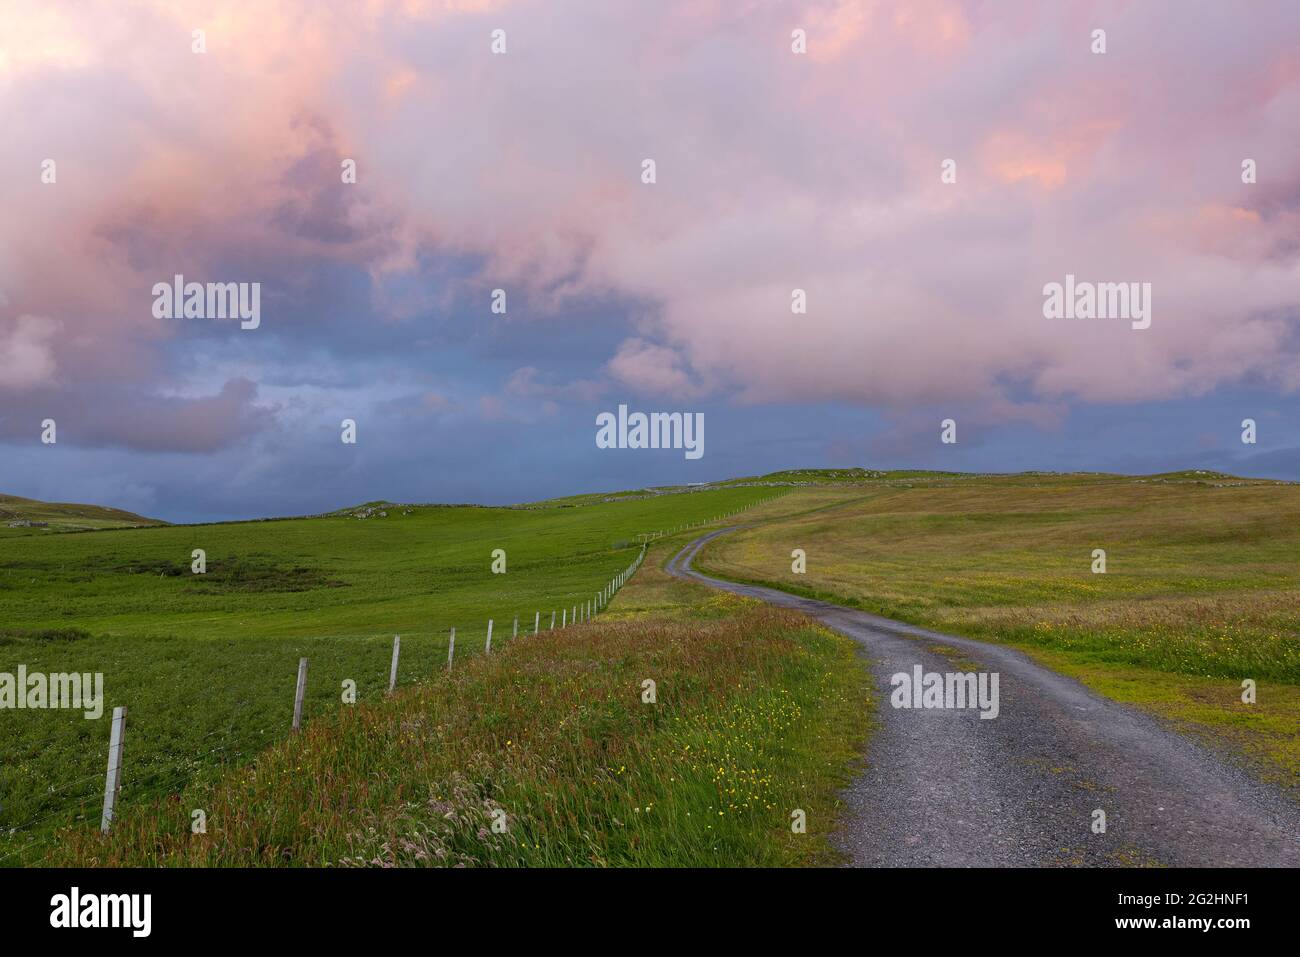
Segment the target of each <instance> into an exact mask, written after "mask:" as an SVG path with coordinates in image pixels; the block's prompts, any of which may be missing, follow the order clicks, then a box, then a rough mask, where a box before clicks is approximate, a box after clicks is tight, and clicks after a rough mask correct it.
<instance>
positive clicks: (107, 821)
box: [99, 707, 126, 834]
mask: <svg viewBox="0 0 1300 957" xmlns="http://www.w3.org/2000/svg"><path fill="white" fill-rule="evenodd" d="M125 735H126V708H125V707H122V708H114V709H113V726H112V728H111V729H110V730H109V733H108V774H107V776H106V777H105V778H104V814H103V816H102V817H101V818H100V820H99V830H100V833H102V834H107V833H108V828H109V825H111V824H112V823H113V805H114V804H116V803H117V795H118V792H119V791H121V790H122V739H123V737H124V736H125Z"/></svg>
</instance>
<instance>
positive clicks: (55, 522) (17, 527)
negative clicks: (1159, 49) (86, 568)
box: [0, 495, 167, 538]
mask: <svg viewBox="0 0 1300 957" xmlns="http://www.w3.org/2000/svg"><path fill="white" fill-rule="evenodd" d="M165 524H167V523H166V522H160V521H158V520H157V519H153V518H145V517H143V516H141V515H136V514H135V513H133V512H124V511H122V510H121V509H119V508H104V507H103V506H100V505H67V504H62V503H58V502H38V501H36V500H35V499H31V498H19V497H18V496H16V495H0V538H10V537H19V536H26V535H39V534H48V533H50V532H83V531H92V530H96V529H105V528H140V527H143V526H148V525H165Z"/></svg>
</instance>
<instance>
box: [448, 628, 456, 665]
mask: <svg viewBox="0 0 1300 957" xmlns="http://www.w3.org/2000/svg"><path fill="white" fill-rule="evenodd" d="M455 656H456V629H455V628H453V629H452V630H451V641H449V642H447V670H448V671H451V660H452V659H453V658H454V657H455Z"/></svg>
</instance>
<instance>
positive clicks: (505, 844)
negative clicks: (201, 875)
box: [0, 469, 1300, 865]
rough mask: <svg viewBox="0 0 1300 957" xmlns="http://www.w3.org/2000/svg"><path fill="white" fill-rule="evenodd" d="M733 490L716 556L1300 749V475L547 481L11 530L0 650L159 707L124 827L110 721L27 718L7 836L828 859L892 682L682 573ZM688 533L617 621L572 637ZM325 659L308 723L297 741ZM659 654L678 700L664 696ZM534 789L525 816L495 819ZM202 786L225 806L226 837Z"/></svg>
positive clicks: (298, 859)
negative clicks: (103, 804) (208, 822)
mask: <svg viewBox="0 0 1300 957" xmlns="http://www.w3.org/2000/svg"><path fill="white" fill-rule="evenodd" d="M103 511H105V512H111V511H112V510H103ZM116 514H118V515H124V514H125V513H116ZM727 516H732V517H727ZM715 519H720V522H719V524H736V523H744V524H746V526H747V527H746V528H745V529H743V530H740V531H738V532H734V533H732V534H731V535H730V536H725V537H723V538H722V539H719V540H718V541H717V542H716V543H715V544H714V545H712V546H710V547H709V548H708V549H706V550H705V552H704V553H703V554H702V556H701V558H700V559H699V561H698V564H699V565H700V566H701V567H702V568H705V569H706V570H709V571H712V572H714V573H715V574H721V575H724V576H727V577H732V578H736V579H743V580H750V581H761V582H767V583H770V584H775V585H777V586H779V587H782V588H785V589H787V590H790V591H795V592H803V593H807V594H815V595H819V596H824V597H830V598H832V599H834V600H837V601H841V602H843V603H846V604H851V605H857V606H859V607H863V608H867V609H870V610H874V611H877V612H880V613H883V614H886V615H890V616H892V617H896V618H900V619H903V620H907V621H913V622H917V623H920V624H925V625H930V626H933V627H938V628H942V629H945V630H950V631H954V632H959V633H964V634H969V635H972V636H974V637H979V638H984V639H986V640H991V641H1005V642H1011V643H1014V644H1017V645H1018V646H1021V647H1023V648H1025V649H1026V650H1028V651H1029V652H1031V653H1032V654H1035V655H1038V656H1039V657H1041V658H1042V659H1043V660H1045V661H1047V662H1048V663H1049V664H1051V665H1052V666H1053V667H1056V668H1058V669H1060V670H1062V671H1066V672H1068V673H1071V674H1076V675H1078V676H1079V677H1080V678H1081V679H1082V680H1084V681H1086V682H1088V683H1090V684H1092V685H1093V686H1094V687H1097V688H1098V689H1099V690H1101V691H1103V692H1104V693H1106V694H1110V695H1112V696H1114V697H1116V698H1119V699H1121V700H1125V701H1131V702H1133V703H1135V704H1138V705H1140V706H1142V707H1146V708H1149V709H1151V710H1153V711H1155V712H1156V713H1158V714H1162V715H1164V716H1165V717H1168V718H1170V719H1171V720H1174V721H1176V722H1178V723H1179V724H1180V726H1183V727H1186V728H1188V729H1190V730H1193V731H1195V732H1196V733H1206V734H1208V735H1211V736H1212V737H1213V738H1214V739H1215V740H1216V741H1217V742H1219V743H1223V742H1226V743H1227V744H1228V746H1230V747H1232V748H1235V749H1237V751H1238V752H1240V753H1245V754H1247V755H1248V756H1250V758H1251V760H1255V759H1258V761H1259V762H1260V767H1267V768H1270V769H1272V772H1273V773H1275V774H1277V775H1279V776H1281V777H1286V776H1289V777H1290V779H1291V780H1292V781H1294V780H1295V778H1296V776H1297V774H1296V772H1297V769H1300V734H1298V733H1297V728H1300V638H1298V636H1300V613H1297V611H1296V609H1297V607H1300V606H1298V605H1297V599H1298V598H1300V585H1298V584H1297V583H1298V582H1300V522H1298V521H1297V519H1300V486H1296V485H1292V484H1287V483H1278V482H1262V481H1252V480H1246V479H1237V478H1234V477H1232V476H1225V475H1221V474H1218V473H1208V472H1187V473H1170V474H1166V475H1158V476H1143V477H1126V476H1117V475H1105V474H1086V475H1061V474H1054V473H1022V474H1017V475H1007V476H990V475H966V474H957V473H946V472H919V471H905V472H881V471H874V470H866V469H846V470H790V471H785V472H777V473H772V474H770V475H766V476H755V477H749V478H744V479H736V480H732V481H728V482H719V483H713V484H710V485H703V486H691V487H687V488H682V489H641V490H633V491H627V492H615V493H607V494H596V495H581V496H574V497H571V498H566V499H556V500H550V501H547V502H539V503H532V504H529V505H523V506H517V507H512V508H484V507H477V506H432V505H395V504H393V503H388V502H369V503H365V504H364V505H360V506H355V507H352V508H347V509H341V510H339V511H337V512H334V513H331V514H329V515H324V516H317V517H312V518H297V519H283V520H274V521H259V522H232V523H222V524H214V525H192V526H167V525H162V524H160V523H152V524H147V525H146V527H136V528H119V529H116V530H113V529H109V530H105V531H99V532H96V534H93V535H64V534H53V533H50V532H43V533H41V534H36V533H34V532H33V531H31V530H25V531H24V532H23V533H22V534H21V535H17V534H16V535H13V536H9V537H7V538H0V602H2V603H3V607H4V609H5V618H4V621H3V622H0V673H4V672H14V671H15V669H16V668H17V667H18V666H20V665H22V666H25V667H26V668H27V669H28V671H29V672H36V671H41V672H59V671H71V670H76V671H79V672H102V673H103V674H104V678H105V684H106V699H107V700H106V701H105V709H106V712H107V711H108V710H110V709H111V708H112V707H113V706H114V705H126V706H127V707H129V709H130V716H129V718H128V727H129V730H128V742H127V753H128V755H129V759H128V761H127V763H126V767H125V772H124V785H123V791H122V797H121V803H120V805H119V807H120V811H119V813H120V818H119V824H118V826H116V827H115V833H114V836H113V838H112V839H111V841H110V842H109V843H108V844H102V843H101V842H100V841H99V839H98V837H96V836H95V827H94V825H95V824H96V823H97V821H98V817H99V805H100V801H101V799H102V788H103V774H104V766H105V763H106V747H107V739H108V722H107V720H106V719H101V720H85V719H84V718H83V717H82V716H81V714H80V713H78V712H67V711H7V712H5V713H3V715H2V716H0V719H2V720H3V722H4V729H5V732H6V733H5V734H4V735H3V736H0V865H2V864H6V863H7V864H12V863H14V862H15V861H19V860H27V861H34V860H45V861H48V862H59V863H108V862H117V863H137V864H140V863H143V864H150V863H158V862H165V863H194V864H233V863H240V864H271V863H326V862H330V863H374V862H387V863H448V862H449V861H450V862H461V863H528V864H554V863H593V864H609V863H613V864H618V863H623V864H629V863H641V864H686V863H689V864H704V863H732V864H755V863H767V864H789V863H809V862H819V861H820V862H825V861H827V860H829V859H830V858H829V856H828V855H829V851H828V846H827V844H826V836H827V835H828V834H829V833H830V831H831V829H832V828H833V826H834V823H835V821H834V815H835V806H836V796H835V795H836V788H837V786H838V782H842V781H843V779H844V775H845V774H846V773H847V769H848V768H849V766H850V762H851V761H852V759H853V756H854V755H855V754H856V753H857V751H858V749H859V748H860V747H861V745H862V742H863V737H864V735H865V734H866V722H867V720H868V719H869V715H870V713H871V709H870V707H869V706H866V705H865V704H864V703H865V702H867V701H868V699H869V698H870V697H871V695H872V691H871V690H870V689H869V688H868V687H867V686H866V683H865V679H864V673H863V670H862V664H861V661H860V659H858V658H856V657H855V656H854V654H853V652H852V646H851V644H849V643H847V642H846V640H845V639H841V638H838V637H837V636H835V635H833V634H831V633H829V632H826V631H825V630H824V629H820V628H817V627H815V626H813V625H811V624H810V623H809V622H808V621H807V620H806V619H802V618H799V617H798V616H790V615H783V614H775V613H772V612H770V611H768V610H766V609H760V608H755V607H753V606H752V605H750V604H749V603H745V602H739V601H737V600H736V599H734V598H730V597H727V596H721V595H718V594H716V593H712V592H708V591H705V590H703V589H699V588H696V587H694V586H687V585H684V584H682V583H679V582H676V581H672V580H669V579H667V578H666V577H665V576H664V575H663V574H662V573H661V572H660V571H659V569H658V568H657V567H656V566H657V563H658V562H660V561H662V560H666V559H667V557H669V556H670V555H671V554H672V553H673V551H675V550H676V548H677V547H679V546H680V545H682V544H685V543H686V542H687V541H689V540H690V539H691V538H693V537H694V536H695V535H696V534H698V533H699V528H700V526H707V525H708V524H709V523H710V522H712V521H714V520H715ZM139 521H141V522H143V523H148V520H147V519H141V520H139ZM17 531H18V530H15V532H17ZM659 535H662V536H663V537H662V538H655V539H654V540H653V542H654V543H653V544H652V546H651V548H650V553H649V554H650V558H649V559H648V560H647V563H646V565H645V566H644V567H642V568H641V570H640V571H639V572H638V573H637V575H636V576H635V577H634V578H633V579H632V582H631V583H630V584H629V586H627V587H626V588H624V590H623V591H621V592H620V593H619V594H618V595H617V597H616V598H615V600H614V601H613V603H612V604H611V605H610V607H609V608H608V609H607V610H606V611H605V612H604V613H603V614H602V615H601V616H600V617H598V618H597V619H596V620H595V621H593V622H591V623H588V624H584V625H582V626H580V627H579V628H578V629H576V630H572V629H571V630H569V631H566V632H565V633H564V634H563V635H560V634H559V633H558V632H555V633H552V632H549V631H548V629H549V625H550V613H551V611H552V610H554V611H555V612H556V614H557V628H558V625H559V620H560V618H559V616H560V615H561V614H562V612H561V609H566V608H572V607H574V606H575V605H577V604H579V603H585V602H586V601H587V600H588V599H589V598H591V597H592V596H593V595H594V593H595V592H596V591H597V590H598V589H599V588H600V587H601V586H602V585H603V584H605V583H606V582H608V581H609V580H610V578H611V577H612V576H613V575H614V574H615V573H617V572H618V571H619V570H621V569H623V568H626V567H627V566H628V564H629V562H631V561H632V560H633V558H634V557H635V556H636V555H637V554H638V552H639V550H640V548H639V544H638V542H639V541H640V540H641V538H642V537H643V536H659ZM498 548H499V549H502V550H504V552H505V554H506V563H507V570H506V572H505V574H494V573H493V572H492V558H493V556H492V553H493V550H494V549H498ZM794 548H803V549H804V550H805V551H806V552H807V560H808V569H807V573H806V574H804V575H795V574H792V573H791V559H790V553H791V550H792V549H794ZM1095 548H1104V549H1106V552H1107V571H1106V573H1105V574H1093V573H1092V571H1091V566H1092V562H1093V556H1092V552H1093V549H1095ZM195 549H202V550H203V551H204V552H205V553H206V562H207V568H206V572H205V573H204V574H201V575H200V574H195V573H194V572H193V570H192V566H191V563H192V561H193V552H194V550H195ZM536 613H540V615H541V627H542V629H543V632H544V633H543V634H542V635H541V636H539V637H538V638H537V639H534V638H532V636H531V635H527V634H526V633H528V632H531V630H532V627H533V622H534V620H535V619H534V616H535V614H536ZM516 617H518V619H519V627H520V631H521V635H520V637H519V638H517V639H513V640H512V638H511V633H512V631H513V622H514V620H515V618H516ZM488 619H493V620H494V622H495V631H494V638H493V655H492V657H491V658H490V659H485V658H484V657H483V654H482V652H483V646H484V640H485V637H486V628H487V621H488ZM452 627H455V628H456V629H457V633H456V634H457V637H456V661H457V667H456V670H455V671H453V673H452V675H451V676H448V675H447V673H446V660H447V653H448V645H449V640H448V632H449V629H450V628H452ZM395 634H400V635H401V639H402V641H401V649H402V654H401V661H400V667H399V672H398V688H399V693H398V695H397V696H395V697H394V698H391V699H390V698H387V697H386V696H385V694H384V692H385V689H386V688H387V683H388V670H389V664H390V655H391V649H392V642H393V636H394V635H395ZM299 657H308V658H309V659H310V662H311V664H310V670H309V680H308V688H307V701H306V715H307V722H306V732H305V733H304V734H302V735H300V736H298V737H297V738H294V739H291V737H290V735H289V733H288V726H289V722H290V716H291V711H292V695H293V688H294V682H295V676H296V668H297V661H298V659H299ZM647 678H651V679H654V680H655V681H657V682H658V685H659V689H660V692H659V693H660V696H661V697H660V700H661V702H662V706H661V707H659V708H658V710H654V709H651V710H646V709H645V708H644V707H643V706H642V705H641V703H640V697H639V696H640V694H641V689H642V682H643V681H644V680H645V679H647ZM1243 678H1253V679H1255V680H1256V681H1258V683H1259V688H1260V691H1259V701H1258V703H1257V704H1256V705H1252V706H1247V705H1243V704H1242V703H1241V702H1240V700H1239V695H1240V682H1241V680H1242V679H1243ZM349 681H351V682H355V685H356V688H357V692H358V703H357V704H356V705H350V704H344V703H343V702H342V700H341V699H342V694H341V690H342V689H343V688H344V687H345V682H349ZM665 774H666V775H667V778H668V780H667V782H665V781H664V775H665ZM178 795H180V796H178ZM794 802H797V803H794ZM505 806H509V808H510V811H509V813H510V814H511V815H512V819H515V820H517V821H518V829H517V830H512V831H511V834H510V839H509V840H504V839H503V840H501V841H498V840H496V839H495V838H489V839H487V840H483V839H481V838H480V837H479V836H478V835H480V834H481V833H483V830H484V827H485V826H486V824H487V823H488V821H489V818H490V817H491V814H492V812H493V810H494V809H497V808H501V807H505ZM194 808H204V809H206V810H207V811H209V812H210V817H211V818H212V821H213V826H212V828H210V830H209V836H208V837H207V838H205V839H204V840H203V841H199V842H196V841H194V840H192V835H190V833H189V812H190V810H192V809H194ZM792 808H800V809H803V810H805V811H807V812H809V818H808V820H809V831H808V835H807V837H808V838H809V840H808V841H806V842H803V841H793V842H792V841H791V840H790V834H791V832H790V829H789V814H790V813H791V810H792ZM446 814H452V818H447V817H446V816H445V815H446ZM712 815H718V816H719V817H720V818H721V819H722V820H720V821H718V822H712V821H709V820H708V818H709V817H710V816H712ZM448 820H453V821H454V822H455V823H454V824H453V825H447V824H446V823H445V822H446V821H448ZM56 831H57V833H58V834H59V837H58V838H57V839H55V837H54V835H55V833H56ZM487 833H489V834H491V833H493V832H491V831H490V829H489V830H488V831H487Z"/></svg>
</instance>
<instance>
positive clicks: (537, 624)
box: [533, 611, 542, 635]
mask: <svg viewBox="0 0 1300 957" xmlns="http://www.w3.org/2000/svg"><path fill="white" fill-rule="evenodd" d="M541 630H542V613H541V612H540V611H539V612H538V613H537V615H536V617H534V618H533V634H534V635H535V634H537V633H538V632H539V631H541Z"/></svg>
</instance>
